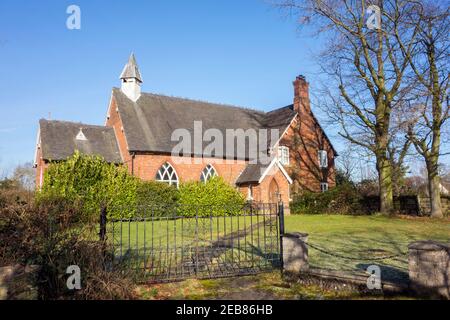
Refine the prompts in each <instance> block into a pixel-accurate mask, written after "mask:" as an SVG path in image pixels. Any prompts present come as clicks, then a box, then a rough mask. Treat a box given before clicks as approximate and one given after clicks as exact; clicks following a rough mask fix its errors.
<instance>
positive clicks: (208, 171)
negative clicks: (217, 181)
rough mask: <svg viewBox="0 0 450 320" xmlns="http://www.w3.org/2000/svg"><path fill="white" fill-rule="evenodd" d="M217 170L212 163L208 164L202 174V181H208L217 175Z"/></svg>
mask: <svg viewBox="0 0 450 320" xmlns="http://www.w3.org/2000/svg"><path fill="white" fill-rule="evenodd" d="M216 176H217V171H216V169H214V167H213V166H212V165H210V164H208V165H207V166H206V167H205V169H203V171H202V173H201V174H200V181H201V182H204V183H206V182H208V181H209V179H211V178H213V177H216Z"/></svg>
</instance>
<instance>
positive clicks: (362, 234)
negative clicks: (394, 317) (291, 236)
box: [108, 215, 450, 279]
mask: <svg viewBox="0 0 450 320" xmlns="http://www.w3.org/2000/svg"><path fill="white" fill-rule="evenodd" d="M264 219H266V221H267V220H268V218H264V217H258V218H255V217H252V218H250V217H248V216H247V217H233V218H230V217H227V218H226V219H224V218H223V217H218V218H212V219H209V218H208V219H199V220H196V219H183V221H181V220H164V221H147V222H131V223H127V222H124V223H122V224H118V223H116V224H115V225H112V224H111V223H109V225H108V226H109V227H108V228H109V232H110V235H111V237H112V235H114V239H115V251H116V254H119V253H121V254H123V255H126V253H127V252H130V255H131V256H133V255H135V256H140V257H142V256H148V255H151V254H152V253H151V252H152V250H153V252H156V253H157V254H159V256H157V257H152V259H154V260H155V261H159V260H163V261H168V260H170V259H172V261H175V262H174V263H175V264H177V263H178V262H180V261H181V260H182V259H183V257H185V256H186V255H188V256H189V255H191V254H192V253H190V252H187V253H186V252H181V250H182V246H180V244H181V243H183V244H184V246H186V244H189V243H191V244H195V243H197V244H201V245H204V246H205V245H206V246H207V245H208V244H210V243H212V242H215V241H218V240H219V239H222V238H223V237H226V236H229V235H230V233H232V232H234V233H235V232H236V231H237V230H243V229H247V230H249V228H251V227H250V226H253V230H252V232H251V233H250V235H248V236H246V237H240V247H241V248H243V251H245V252H232V253H231V255H232V257H231V260H233V259H235V258H234V257H235V256H236V255H237V258H238V259H242V255H243V254H245V255H246V256H245V257H244V259H247V260H250V259H249V258H248V256H247V255H248V254H250V253H249V252H250V251H248V250H247V249H248V248H254V247H259V248H261V249H263V247H264V246H266V249H267V247H268V248H269V249H270V248H271V246H274V247H276V243H273V241H272V240H273V239H274V237H273V236H272V237H268V234H264V228H262V227H261V223H262V222H263V221H264ZM258 223H259V224H258ZM256 224H258V226H259V227H256ZM266 229H267V228H266ZM285 229H286V232H306V233H308V234H309V240H308V242H309V243H310V245H311V246H310V247H309V250H310V251H309V259H310V264H311V265H312V266H314V267H317V268H324V269H334V270H343V271H346V270H351V271H357V270H359V271H365V270H366V269H367V266H369V265H372V264H378V265H380V266H381V267H382V272H383V275H384V276H385V278H386V276H387V278H389V277H391V276H392V277H393V279H394V278H395V279H396V278H398V277H406V276H407V267H408V265H407V256H406V255H405V253H407V246H408V244H409V243H411V242H413V241H416V240H425V239H433V240H437V241H441V242H447V243H449V242H450V220H449V219H446V220H431V219H429V218H401V217H394V218H388V217H384V216H341V215H291V216H286V217H285ZM225 230H226V232H225ZM196 231H197V232H196ZM274 231H276V230H274ZM211 232H212V234H213V236H212V237H211ZM251 235H253V236H251ZM120 237H122V244H121V245H119V244H118V239H120ZM152 239H153V241H152ZM264 239H265V240H264ZM269 241H272V242H271V243H269ZM235 243H236V242H235ZM184 246H183V247H184ZM235 246H236V245H235ZM314 247H318V249H321V250H323V251H326V252H328V253H325V252H322V251H320V250H318V249H316V248H314ZM166 249H168V250H166ZM120 250H122V252H120ZM168 251H170V254H169V256H165V257H164V256H163V257H161V253H162V254H165V252H168ZM247 251H248V252H247ZM262 251H264V250H262ZM267 251H270V250H266V252H267ZM329 253H331V254H329ZM251 254H253V253H251ZM334 255H338V256H334ZM393 255H396V257H392V258H389V259H383V260H379V259H380V258H384V257H389V256H393ZM397 255H398V256H397ZM173 259H174V260H173ZM220 259H221V258H220ZM141 264H142V261H141Z"/></svg>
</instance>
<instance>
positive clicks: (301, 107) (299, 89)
mask: <svg viewBox="0 0 450 320" xmlns="http://www.w3.org/2000/svg"><path fill="white" fill-rule="evenodd" d="M294 111H296V112H298V114H304V113H309V112H310V111H311V105H310V102H309V83H308V82H306V78H305V76H302V75H299V76H297V77H296V78H295V81H294Z"/></svg>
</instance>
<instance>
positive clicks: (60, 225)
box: [0, 199, 134, 300]
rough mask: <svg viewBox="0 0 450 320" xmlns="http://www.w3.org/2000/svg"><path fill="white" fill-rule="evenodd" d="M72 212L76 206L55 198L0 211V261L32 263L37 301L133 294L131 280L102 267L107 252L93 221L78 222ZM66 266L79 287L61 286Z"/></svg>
mask: <svg viewBox="0 0 450 320" xmlns="http://www.w3.org/2000/svg"><path fill="white" fill-rule="evenodd" d="M78 216H79V213H78V209H77V208H76V206H73V205H70V204H69V203H68V202H66V200H63V203H59V204H57V203H56V199H55V201H54V202H46V203H44V202H41V203H40V204H39V206H37V205H35V206H32V205H22V206H9V207H7V208H3V209H0V217H1V219H0V265H7V264H16V263H19V264H22V265H38V266H39V269H38V270H39V271H38V274H37V277H36V279H35V283H33V285H35V286H37V288H38V296H39V299H83V300H85V299H127V298H133V297H134V294H133V289H134V285H133V283H132V281H131V278H130V277H128V276H127V274H124V273H122V272H121V270H120V269H115V271H113V272H109V271H107V270H105V265H106V261H109V259H110V257H111V255H112V250H110V248H109V247H108V246H106V245H105V243H103V242H102V241H99V240H98V237H97V235H96V231H97V228H96V224H92V225H89V224H85V223H84V224H79V223H78ZM105 259H108V260H105ZM70 265H78V266H79V267H80V269H81V270H82V278H81V281H82V282H81V290H75V291H69V290H68V289H67V286H66V280H67V276H68V275H67V274H66V268H67V267H68V266H70Z"/></svg>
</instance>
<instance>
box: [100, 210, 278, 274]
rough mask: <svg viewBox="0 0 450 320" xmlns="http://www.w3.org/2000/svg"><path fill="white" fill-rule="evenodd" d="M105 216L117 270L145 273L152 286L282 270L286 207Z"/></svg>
mask: <svg viewBox="0 0 450 320" xmlns="http://www.w3.org/2000/svg"><path fill="white" fill-rule="evenodd" d="M102 212H103V216H106V215H107V216H108V219H105V217H103V218H101V222H102V223H103V225H102V224H101V226H100V230H105V231H104V232H103V233H104V235H103V237H104V240H106V242H107V243H108V244H109V245H110V247H111V248H112V251H113V261H112V262H113V263H112V265H113V266H114V265H118V264H120V265H121V266H122V267H126V268H128V269H132V270H136V271H140V272H142V274H143V275H144V276H145V277H146V279H148V280H150V281H155V282H162V281H176V280H182V279H186V278H191V277H195V278H200V279H203V278H217V277H227V276H235V275H249V274H255V273H259V272H264V271H271V270H274V269H276V268H279V267H280V266H281V250H280V247H281V238H280V226H281V227H282V224H281V225H280V223H282V222H283V207H282V205H278V204H253V205H251V206H245V207H243V208H235V207H234V208H225V207H217V206H172V207H160V206H159V207H154V206H153V207H139V208H137V209H134V210H132V212H130V210H128V209H126V208H108V210H104V211H102ZM101 233H102V232H101Z"/></svg>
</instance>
